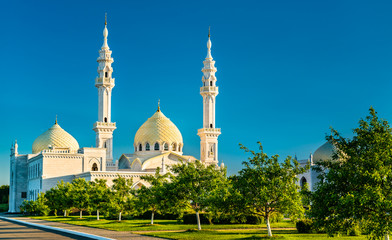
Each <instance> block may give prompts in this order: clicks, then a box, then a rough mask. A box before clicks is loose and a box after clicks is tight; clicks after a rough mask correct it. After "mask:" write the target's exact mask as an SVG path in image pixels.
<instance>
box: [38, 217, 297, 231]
mask: <svg viewBox="0 0 392 240" xmlns="http://www.w3.org/2000/svg"><path fill="white" fill-rule="evenodd" d="M31 218H34V219H41V220H46V221H54V222H61V223H68V224H74V225H83V226H89V227H96V228H103V229H109V230H115V231H159V230H188V229H196V228H197V225H192V224H182V223H181V222H178V221H177V220H154V225H150V220H123V221H121V222H119V221H117V220H106V219H102V218H101V220H99V221H97V220H96V216H85V217H83V219H79V217H78V216H70V217H60V216H58V217H55V216H46V217H44V216H39V217H31ZM271 226H272V227H273V228H295V224H294V223H293V222H291V221H282V222H278V223H272V224H271ZM265 227H266V225H265V224H262V225H252V224H214V225H209V224H203V225H202V228H203V229H249V228H253V229H257V228H265Z"/></svg>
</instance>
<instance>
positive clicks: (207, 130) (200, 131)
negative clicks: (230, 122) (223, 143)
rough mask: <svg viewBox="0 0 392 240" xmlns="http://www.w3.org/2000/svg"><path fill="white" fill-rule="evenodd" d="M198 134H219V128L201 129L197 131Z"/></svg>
mask: <svg viewBox="0 0 392 240" xmlns="http://www.w3.org/2000/svg"><path fill="white" fill-rule="evenodd" d="M197 132H198V133H202V132H209V133H220V132H221V129H220V128H201V129H198V130H197Z"/></svg>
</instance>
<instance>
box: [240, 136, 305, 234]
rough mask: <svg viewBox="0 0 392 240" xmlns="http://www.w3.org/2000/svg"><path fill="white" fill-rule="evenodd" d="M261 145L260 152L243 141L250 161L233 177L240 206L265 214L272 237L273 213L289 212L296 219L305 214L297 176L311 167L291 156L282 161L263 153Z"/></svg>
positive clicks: (255, 212)
mask: <svg viewBox="0 0 392 240" xmlns="http://www.w3.org/2000/svg"><path fill="white" fill-rule="evenodd" d="M258 144H259V149H260V152H259V153H256V152H254V151H251V150H249V149H248V148H246V147H245V146H243V145H241V144H240V146H241V149H243V150H245V152H250V153H251V154H252V156H251V157H250V158H249V161H245V162H243V165H244V168H243V169H242V170H241V171H240V172H239V176H238V177H236V178H234V179H233V180H234V181H233V184H234V188H235V189H238V191H239V193H240V196H239V199H240V201H238V204H239V205H238V206H237V207H239V209H242V210H241V211H242V212H245V213H247V214H251V215H256V216H260V217H263V218H264V219H265V222H266V224H267V229H268V235H269V236H270V237H271V236H272V233H271V227H270V216H271V214H272V213H274V212H276V213H280V214H289V215H291V216H295V218H298V217H299V216H301V215H303V213H304V208H303V206H302V201H301V195H300V193H299V186H298V185H297V184H296V182H297V181H298V179H297V177H296V176H297V175H298V174H301V173H304V172H305V171H306V170H308V169H309V166H306V167H305V168H301V167H300V166H299V163H298V162H297V161H296V160H295V159H292V158H291V157H287V158H286V160H285V161H284V162H283V163H281V164H280V163H279V161H278V157H279V156H278V155H274V156H272V157H268V156H267V154H266V153H264V152H263V147H262V145H261V143H260V142H258Z"/></svg>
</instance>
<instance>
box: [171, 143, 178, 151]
mask: <svg viewBox="0 0 392 240" xmlns="http://www.w3.org/2000/svg"><path fill="white" fill-rule="evenodd" d="M172 151H177V144H176V143H172Z"/></svg>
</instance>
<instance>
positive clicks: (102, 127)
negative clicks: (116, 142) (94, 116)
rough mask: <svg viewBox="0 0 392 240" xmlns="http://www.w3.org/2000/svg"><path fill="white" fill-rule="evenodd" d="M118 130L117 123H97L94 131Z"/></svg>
mask: <svg viewBox="0 0 392 240" xmlns="http://www.w3.org/2000/svg"><path fill="white" fill-rule="evenodd" d="M114 129H116V123H115V122H95V123H94V127H93V130H94V131H99V132H113V131H114Z"/></svg>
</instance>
